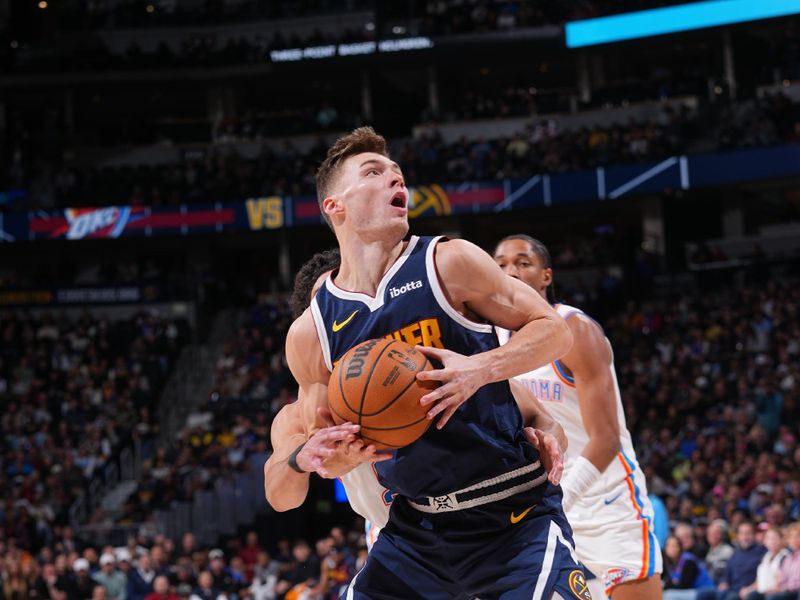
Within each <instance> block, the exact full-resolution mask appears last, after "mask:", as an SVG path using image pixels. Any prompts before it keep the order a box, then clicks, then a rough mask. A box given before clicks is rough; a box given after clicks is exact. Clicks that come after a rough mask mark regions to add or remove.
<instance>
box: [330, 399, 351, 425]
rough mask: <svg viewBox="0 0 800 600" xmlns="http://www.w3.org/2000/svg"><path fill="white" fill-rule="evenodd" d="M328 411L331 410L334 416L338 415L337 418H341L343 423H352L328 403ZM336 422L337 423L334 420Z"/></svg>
mask: <svg viewBox="0 0 800 600" xmlns="http://www.w3.org/2000/svg"><path fill="white" fill-rule="evenodd" d="M328 409H329V410H330V411H331V412H332V413H333V414H334V415H336V416H337V417H339V418H340V419H341V420H342V423H348V422H350V419H348V418H346V417H344V416H343V415H342V414H341V413H340V412H339V411H338V410H336V409H335V408H334V407H333V405H331V404H330V403H328ZM334 422H336V421H335V420H334Z"/></svg>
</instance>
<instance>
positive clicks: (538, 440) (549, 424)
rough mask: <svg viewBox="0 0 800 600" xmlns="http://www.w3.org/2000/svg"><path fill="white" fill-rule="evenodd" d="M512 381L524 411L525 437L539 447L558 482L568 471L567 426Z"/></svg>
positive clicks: (545, 464)
mask: <svg viewBox="0 0 800 600" xmlns="http://www.w3.org/2000/svg"><path fill="white" fill-rule="evenodd" d="M508 383H509V385H510V386H511V393H512V394H513V395H514V400H516V402H517V406H518V407H519V412H520V413H521V414H522V421H523V423H524V424H525V437H526V438H528V441H529V442H530V443H531V444H533V445H534V446H535V447H536V449H537V450H538V451H539V456H540V457H541V459H542V464H543V465H544V468H545V469H547V478H548V479H549V480H550V483H552V484H553V485H558V484H559V482H560V481H561V476H562V475H563V473H564V452H565V451H566V449H567V443H568V442H567V435H566V434H565V433H564V428H563V427H561V425H559V424H558V421H556V420H555V419H554V418H553V417H552V415H551V414H550V413H549V412H547V409H546V408H545V407H544V406H543V405H542V403H541V402H539V400H538V398H536V396H534V395H533V392H531V391H530V390H529V389H528V388H526V387H525V386H524V385H522V384H521V383H520V382H519V381H517V380H516V379H510V380H509V382H508Z"/></svg>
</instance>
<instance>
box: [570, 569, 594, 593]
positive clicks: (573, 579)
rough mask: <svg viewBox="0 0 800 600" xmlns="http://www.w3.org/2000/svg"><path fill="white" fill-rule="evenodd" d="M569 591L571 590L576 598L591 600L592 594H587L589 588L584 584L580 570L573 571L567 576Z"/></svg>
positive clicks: (584, 577)
mask: <svg viewBox="0 0 800 600" xmlns="http://www.w3.org/2000/svg"><path fill="white" fill-rule="evenodd" d="M569 589H570V590H572V593H573V594H575V597H576V598H580V599H581V600H592V594H591V593H590V592H589V586H588V585H587V584H586V576H585V575H584V574H583V571H581V570H580V569H575V570H574V571H573V572H572V573H570V574H569Z"/></svg>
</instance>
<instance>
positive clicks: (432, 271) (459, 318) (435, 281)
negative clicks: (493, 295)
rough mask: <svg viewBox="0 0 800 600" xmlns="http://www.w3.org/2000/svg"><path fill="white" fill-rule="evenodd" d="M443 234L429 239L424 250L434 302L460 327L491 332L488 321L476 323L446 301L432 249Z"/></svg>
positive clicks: (426, 269)
mask: <svg viewBox="0 0 800 600" xmlns="http://www.w3.org/2000/svg"><path fill="white" fill-rule="evenodd" d="M443 237H444V236H441V235H440V236H437V237H435V238H433V239H432V240H431V243H430V244H428V248H427V250H426V251H425V271H426V272H427V274H428V282H429V283H430V286H431V290H432V291H433V296H434V298H436V302H437V303H438V304H439V307H440V308H441V309H442V310H443V311H444V312H445V313H447V315H448V316H449V317H450V318H451V319H453V320H454V321H455V322H456V323H458V324H459V325H461V326H462V327H466V328H467V329H470V330H472V331H477V332H479V333H492V326H491V325H489V324H488V323H476V322H475V321H471V320H470V319H468V318H467V317H465V316H464V315H462V314H461V313H460V312H458V311H457V310H456V309H455V308H453V307H452V306H451V305H450V302H448V301H447V296H445V295H444V290H443V289H442V286H441V284H440V283H439V275H438V274H437V273H436V262H435V260H434V251H435V250H436V244H438V243H439V241H440V240H441V239H442V238H443Z"/></svg>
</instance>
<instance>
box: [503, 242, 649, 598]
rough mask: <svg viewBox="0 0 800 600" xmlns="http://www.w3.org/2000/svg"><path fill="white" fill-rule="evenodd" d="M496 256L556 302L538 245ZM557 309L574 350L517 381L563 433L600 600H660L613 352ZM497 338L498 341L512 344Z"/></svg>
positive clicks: (579, 538) (588, 326) (582, 548)
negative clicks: (604, 597)
mask: <svg viewBox="0 0 800 600" xmlns="http://www.w3.org/2000/svg"><path fill="white" fill-rule="evenodd" d="M494 258H495V261H496V262H497V264H498V265H499V266H500V268H501V269H503V271H504V272H505V273H506V274H507V275H509V276H510V277H512V278H515V279H518V280H520V281H522V282H524V283H526V284H527V285H529V286H530V287H531V288H532V289H534V290H536V291H537V292H538V293H539V294H541V296H542V298H546V299H548V300H549V301H551V302H554V300H555V299H554V297H553V287H552V283H553V269H552V265H551V260H550V253H549V252H548V250H547V248H546V247H545V245H544V244H542V243H541V242H540V241H539V240H536V239H534V238H532V237H530V236H527V235H524V234H520V235H512V236H508V237H506V238H504V239H502V240H500V242H499V243H498V245H497V247H496V248H495V251H494ZM554 306H555V308H556V310H557V311H558V312H559V314H560V315H562V316H563V317H564V319H565V320H566V321H567V324H568V325H569V327H570V328H571V329H572V335H573V339H574V343H573V345H572V348H571V349H570V351H569V352H568V353H567V354H566V355H564V356H563V357H561V358H560V359H559V360H556V361H553V362H552V363H550V364H548V365H540V366H539V367H538V368H534V369H532V370H530V371H529V372H528V373H524V374H522V375H519V376H517V377H516V378H515V379H516V380H517V381H519V382H521V383H523V384H524V385H525V386H526V387H528V388H529V390H530V391H531V392H533V393H534V394H535V395H536V396H537V397H538V398H539V400H540V401H542V402H543V403H544V404H545V406H546V407H547V409H548V411H549V412H550V413H551V414H552V415H553V416H554V417H555V418H556V419H557V420H558V422H559V423H561V425H562V426H563V427H564V430H565V432H566V434H567V438H568V440H569V447H568V449H567V455H566V456H567V464H566V466H565V475H564V480H563V482H562V484H561V486H562V489H563V492H564V501H563V505H564V510H565V511H566V513H567V517H568V518H569V522H570V525H571V526H572V529H573V534H574V536H575V541H576V553H577V555H578V558H580V559H581V562H582V563H583V564H584V565H585V566H586V567H587V568H588V569H589V570H590V571H591V572H592V573H593V574H594V575H595V576H596V579H590V581H589V582H588V585H589V589H590V590H591V591H592V594H594V595H595V596H596V597H599V596H600V595H601V594H605V595H607V596H609V597H612V598H613V599H614V600H656V599H659V598H661V575H660V574H661V569H662V565H661V549H660V548H659V545H658V540H656V537H655V534H654V532H653V507H652V505H651V504H650V500H649V499H648V497H647V485H646V482H645V478H644V474H643V473H642V470H641V468H640V467H639V465H638V462H637V460H636V453H635V451H634V449H633V443H632V441H631V434H630V432H629V431H628V429H627V426H626V424H625V413H624V412H623V408H622V400H621V398H620V393H619V386H618V385H617V376H616V373H615V371H614V357H613V354H612V350H611V344H610V343H609V341H608V339H606V337H605V334H604V333H603V329H602V328H601V327H600V325H598V324H597V322H596V321H594V320H593V319H591V318H589V317H588V316H587V315H586V314H584V312H583V311H582V310H580V309H578V308H574V307H572V306H567V305H566V304H554ZM498 334H499V335H500V337H501V341H503V339H505V338H507V335H505V336H504V335H503V334H504V332H498ZM512 339H513V338H512Z"/></svg>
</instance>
